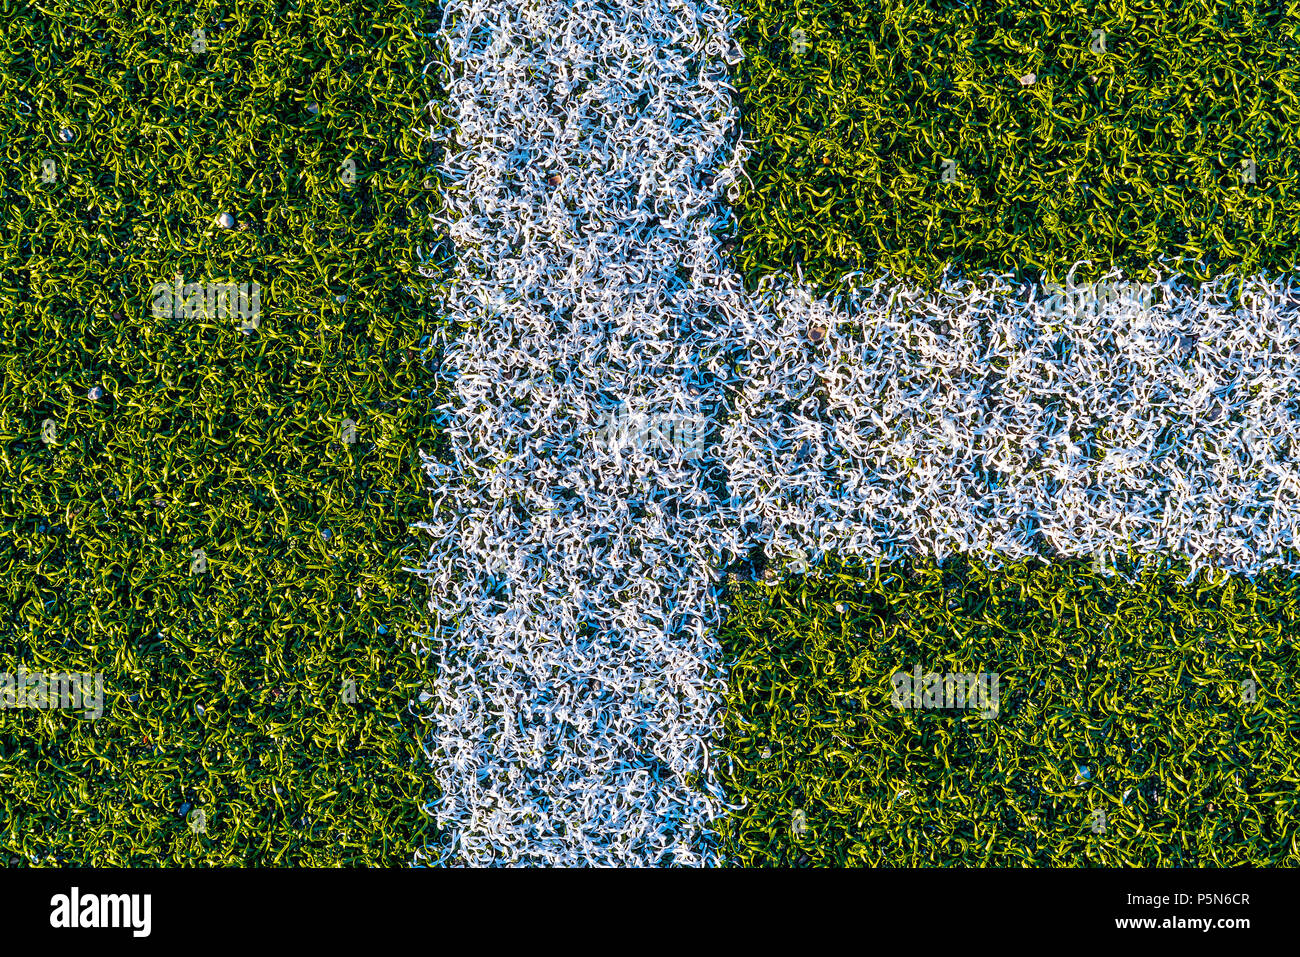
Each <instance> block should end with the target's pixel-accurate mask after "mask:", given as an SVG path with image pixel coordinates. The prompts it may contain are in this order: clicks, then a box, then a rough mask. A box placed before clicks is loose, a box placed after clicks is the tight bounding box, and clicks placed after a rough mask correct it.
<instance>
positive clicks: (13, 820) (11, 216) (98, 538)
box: [0, 0, 444, 865]
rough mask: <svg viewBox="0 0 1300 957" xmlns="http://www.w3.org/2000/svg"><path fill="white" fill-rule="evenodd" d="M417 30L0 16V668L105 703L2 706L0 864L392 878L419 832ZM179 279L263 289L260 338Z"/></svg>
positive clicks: (421, 56) (168, 16)
mask: <svg viewBox="0 0 1300 957" xmlns="http://www.w3.org/2000/svg"><path fill="white" fill-rule="evenodd" d="M432 20H433V13H432V12H431V9H430V7H429V5H428V4H425V3H422V2H420V0H384V2H348V0H330V2H317V0H307V2H278V3H277V2H269V0H252V2H244V0H239V2H236V3H233V4H213V3H208V2H200V3H198V4H197V5H188V6H185V7H182V6H178V5H177V4H174V3H166V2H155V0H135V2H131V0H93V2H89V3H74V2H70V0H69V2H65V0H54V2H52V3H48V4H45V5H42V6H41V7H40V8H39V9H38V8H35V7H29V6H27V5H24V4H14V3H13V2H9V3H6V4H5V6H4V13H3V15H0V50H3V52H2V53H0V64H2V66H0V103H2V104H3V109H0V117H2V119H0V127H3V133H2V134H0V141H2V142H3V143H4V154H5V155H4V162H3V164H2V165H0V317H2V318H3V323H0V326H2V330H0V604H2V605H3V607H2V608H0V671H8V672H10V673H13V672H15V671H16V670H17V669H18V668H19V667H24V668H26V669H27V670H28V671H47V672H66V671H72V672H91V673H93V672H102V673H103V676H104V677H103V681H104V694H105V712H104V714H103V716H102V717H101V718H100V719H99V720H96V721H87V720H85V719H84V718H83V717H81V716H78V715H77V714H73V713H69V712H67V711H41V712H38V711H33V710H30V709H29V710H5V711H0V795H2V796H3V798H2V799H0V864H28V863H31V864H46V863H64V864H97V865H122V864H131V865H167V864H173V865H174V864H181V865H190V864H204V865H215V864H223V865H290V864H304V865H404V864H406V863H407V862H409V860H410V855H411V852H412V849H413V848H415V847H418V846H421V845H424V844H427V843H429V842H430V841H431V840H432V839H433V838H432V835H431V834H430V833H429V830H428V827H429V825H428V819H427V818H426V817H425V816H424V815H422V814H421V811H420V805H421V803H422V801H425V800H428V799H429V798H431V797H433V795H432V794H429V793H427V791H428V784H427V782H428V776H427V774H425V773H423V771H422V767H421V765H422V764H423V763H424V759H423V757H422V752H421V747H420V738H421V730H422V728H421V725H420V723H419V722H418V721H417V720H416V719H415V718H414V717H413V716H412V715H411V714H410V713H408V711H407V708H406V705H407V702H408V701H409V700H410V699H411V698H412V697H413V696H414V695H416V694H418V692H419V689H420V687H421V686H422V684H423V682H424V680H425V676H424V673H423V665H422V662H421V660H420V659H419V658H418V656H417V655H416V654H415V653H414V652H413V651H412V650H411V646H412V641H413V637H414V636H415V634H416V633H417V632H418V631H419V630H420V629H421V628H423V627H425V620H424V619H425V616H424V612H423V609H422V607H421V606H422V604H423V602H422V592H423V587H424V586H423V585H422V584H421V583H420V582H419V580H418V579H417V578H415V577H414V576H412V575H410V574H409V573H406V572H403V571H402V567H403V565H408V566H409V565H413V564H416V559H417V558H418V556H419V554H420V551H421V543H420V541H419V539H418V538H417V537H416V536H415V535H413V534H411V533H410V531H409V525H410V524H411V523H412V522H414V521H418V520H419V519H420V518H421V517H423V509H424V507H425V505H426V501H425V496H424V495H423V493H422V479H421V472H420V468H419V466H420V462H419V456H418V451H417V450H418V449H419V448H424V449H426V450H431V449H433V448H434V445H435V438H436V413H435V405H436V404H437V402H438V401H439V400H438V399H437V397H436V396H435V392H436V391H437V388H438V382H437V379H436V375H435V368H434V367H435V363H436V356H434V354H433V353H432V351H431V349H430V342H429V339H428V336H429V335H430V333H432V332H433V331H434V329H435V327H436V325H437V324H438V322H439V319H438V317H437V316H435V315H431V314H430V312H429V310H428V307H427V305H425V303H427V301H428V299H429V291H430V288H431V285H432V284H433V283H434V282H435V281H436V280H432V279H429V278H426V277H423V276H421V275H419V274H418V272H417V268H418V267H419V265H420V257H421V256H422V255H428V256H429V261H430V262H431V263H432V262H434V261H436V260H438V259H439V257H440V255H444V254H441V253H438V251H437V248H436V247H437V246H438V243H439V240H440V238H441V237H439V236H438V235H435V234H434V232H433V230H432V229H431V227H430V225H429V221H428V213H429V211H430V210H432V209H434V204H435V203H436V197H437V190H438V187H439V183H438V182H437V178H436V174H434V173H431V172H430V169H431V167H432V166H433V164H434V163H435V162H436V153H435V146H434V145H433V144H429V143H427V142H425V141H423V140H422V134H423V131H424V129H427V127H428V126H429V117H428V115H427V113H426V114H424V115H423V116H422V113H423V111H424V107H425V104H427V103H428V102H429V101H430V100H432V99H434V98H435V97H436V96H438V95H439V91H438V89H437V87H436V85H435V78H436V77H437V76H438V74H439V71H438V70H437V69H430V70H427V71H426V70H425V67H426V65H427V64H428V63H429V62H430V61H431V60H434V59H436V58H437V57H438V56H439V55H440V53H439V51H438V50H437V49H436V48H435V45H434V42H433V40H431V39H429V38H428V34H429V33H430V31H431V30H432V28H431V26H430V23H431V22H432ZM219 23H222V24H224V29H220V28H219V27H218V24H219ZM200 29H202V30H203V34H202V35H200V34H198V33H197V32H196V31H198V30H200ZM312 103H315V104H317V105H318V112H316V113H314V114H313V113H312V112H310V111H309V110H308V109H307V107H308V105H309V104H312ZM65 128H66V129H69V130H71V131H72V133H73V139H72V141H71V142H68V143H65V142H63V141H62V140H61V139H60V136H59V134H60V131H61V130H63V129H65ZM349 159H350V160H351V163H352V166H351V167H350V168H349V167H348V165H347V164H348V161H349ZM350 169H355V173H351V172H350V171H349V170H350ZM48 171H52V173H53V175H52V177H51V175H50V172H48ZM349 180H350V182H349ZM220 212H229V213H230V214H231V215H232V216H233V217H234V218H235V220H236V223H237V225H236V226H235V227H234V228H232V229H229V230H223V229H221V228H218V227H217V226H215V225H214V218H215V217H216V216H217V214H218V213H220ZM178 272H179V273H181V274H183V276H184V277H185V282H187V283H190V282H203V281H217V282H224V281H229V282H232V283H241V282H256V283H258V284H259V285H260V286H261V298H260V301H261V314H260V317H259V325H258V327H257V328H256V329H255V330H250V331H248V332H243V331H241V329H240V326H241V323H240V321H239V320H236V319H218V318H204V317H200V316H196V317H192V318H168V317H165V316H164V317H157V316H155V315H154V314H153V311H152V309H151V305H152V296H151V289H152V286H153V284H155V283H157V282H168V281H171V280H172V279H173V278H174V276H175V274H176V273H178ZM341 296H346V301H344V302H339V301H338V299H337V298H336V297H341ZM94 386H100V387H101V388H102V389H103V395H102V397H100V398H98V399H92V398H90V397H89V391H88V390H90V389H91V388H92V387H94ZM347 418H351V419H353V420H354V422H355V423H356V424H355V442H354V443H348V442H345V441H344V436H345V431H344V426H343V420H345V419H347ZM46 420H52V422H53V423H54V426H53V428H54V433H53V438H54V441H52V442H47V441H45V435H44V434H43V423H44V422H45V421H46ZM197 550H202V551H203V553H204V557H205V559H206V570H198V569H200V567H201V564H202V563H199V562H196V559H195V557H194V556H195V552H196V551H197ZM349 681H352V682H355V685H354V686H353V685H349V684H348V682H349ZM353 687H355V696H353V695H352V694H351V693H350V689H351V688H353ZM353 697H354V698H355V700H352V699H353ZM198 810H202V811H203V814H204V817H205V821H204V824H205V827H206V831H205V832H204V831H200V830H198V829H197V828H196V827H195V826H193V825H195V823H196V817H195V812H196V811H198Z"/></svg>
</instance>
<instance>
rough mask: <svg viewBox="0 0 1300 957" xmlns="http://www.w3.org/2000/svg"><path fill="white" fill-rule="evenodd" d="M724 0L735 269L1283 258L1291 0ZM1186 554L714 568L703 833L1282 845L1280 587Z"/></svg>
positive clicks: (1287, 603)
mask: <svg viewBox="0 0 1300 957" xmlns="http://www.w3.org/2000/svg"><path fill="white" fill-rule="evenodd" d="M729 5H730V6H731V7H732V8H733V9H734V10H735V11H736V12H738V13H740V14H742V15H743V16H744V17H745V18H746V21H745V23H744V25H743V26H742V27H741V29H740V31H739V40H740V43H741V46H742V49H743V51H744V53H745V59H744V61H743V62H742V63H741V64H739V65H738V66H737V67H736V68H735V70H734V82H735V84H736V87H737V89H738V92H739V95H740V108H741V112H742V118H743V127H744V136H745V138H746V140H747V142H748V143H749V145H750V147H751V149H752V155H751V157H750V159H749V161H748V164H747V166H746V173H747V179H745V180H744V181H742V183H741V186H740V193H739V198H738V202H737V204H736V213H737V217H738V220H739V225H740V234H739V237H738V238H739V244H738V248H737V250H736V253H735V261H736V265H737V268H738V269H740V270H741V271H742V272H743V273H744V275H745V277H746V280H747V282H749V284H750V285H751V286H752V285H754V284H755V283H756V282H757V281H758V280H759V279H760V278H761V277H763V276H766V275H771V274H775V273H779V272H784V271H792V270H794V269H796V268H798V269H800V270H801V271H802V274H803V275H804V277H805V278H806V279H808V280H809V281H810V282H811V283H812V284H813V285H814V286H816V287H818V288H820V289H823V290H829V289H832V288H835V287H836V286H837V284H839V283H840V282H841V280H842V279H843V277H844V276H845V274H846V273H848V272H851V271H855V270H861V271H863V272H865V273H867V274H868V275H871V274H880V273H883V272H891V273H893V274H894V275H896V276H900V277H905V278H908V279H912V280H920V281H922V282H927V283H929V282H933V281H934V280H935V279H936V278H937V277H938V276H939V275H940V274H941V273H942V272H943V270H944V269H945V268H947V267H950V266H951V267H955V268H956V269H957V270H958V271H961V272H964V273H966V274H967V275H970V274H974V273H978V272H983V271H985V270H993V271H997V272H1002V273H1011V274H1013V275H1015V276H1018V277H1020V278H1028V279H1049V280H1057V281H1059V280H1060V279H1061V278H1062V277H1063V275H1064V273H1065V272H1066V271H1067V270H1068V269H1069V268H1070V267H1071V266H1072V265H1073V264H1075V263H1076V262H1078V261H1080V260H1090V261H1091V264H1090V265H1085V266H1083V267H1081V268H1080V269H1079V270H1078V272H1077V273H1076V278H1077V279H1089V278H1096V277H1098V276H1100V275H1101V274H1103V273H1105V272H1106V271H1107V270H1108V269H1109V268H1110V267H1112V266H1119V267H1121V268H1122V269H1124V270H1125V271H1126V272H1127V274H1128V275H1130V276H1135V277H1136V276H1140V275H1141V274H1142V273H1143V271H1144V270H1145V269H1146V268H1147V267H1148V266H1151V265H1153V264H1156V263H1160V264H1161V265H1162V266H1163V267H1164V268H1165V269H1166V271H1169V270H1172V269H1175V268H1176V269H1180V270H1182V271H1184V272H1185V273H1187V274H1189V275H1191V276H1192V277H1194V278H1199V279H1204V278H1207V277H1209V276H1211V275H1215V274H1221V273H1225V272H1228V273H1231V272H1235V273H1238V274H1244V273H1249V272H1254V271H1258V270H1273V271H1277V270H1284V269H1290V268H1292V265H1293V263H1292V257H1293V255H1294V254H1293V252H1292V250H1293V249H1294V248H1295V246H1296V244H1297V238H1298V233H1300V218H1298V217H1297V216H1296V213H1297V212H1298V211H1300V164H1298V163H1297V159H1296V157H1297V156H1298V155H1300V152H1298V151H1297V149H1296V145H1297V137H1298V136H1300V133H1298V132H1297V130H1300V122H1298V121H1300V99H1297V96H1296V93H1295V89H1296V87H1297V82H1296V81H1297V79H1300V55H1297V54H1298V53H1300V49H1298V48H1300V43H1297V38H1300V18H1297V17H1296V5H1295V4H1289V5H1266V4H1242V3H1217V4H1216V3H1207V2H1191V3H1180V4H1176V5H1165V4H1162V3H1158V2H1156V0H1137V2H1129V3H1124V4H1119V3H1096V4H1085V3H1078V2H1076V3H1063V2H1055V0H1054V2H1038V0H1028V2H1010V0H1007V2H988V0H970V2H968V3H966V2H929V3H926V2H920V0H902V2H899V0H884V2H882V3H876V2H865V0H863V2H859V0H731V2H730V4H729ZM1094 30H1104V31H1105V34H1106V38H1105V41H1104V50H1103V51H1102V52H1096V51H1094V49H1093V46H1094V33H1093V31H1094ZM796 43H798V44H799V47H798V48H796ZM1030 73H1033V74H1034V81H1033V83H1032V84H1030V85H1025V84H1022V83H1021V82H1020V80H1019V78H1020V77H1024V76H1027V75H1028V74H1030ZM947 159H950V160H953V161H954V162H955V164H956V175H955V177H954V178H953V180H952V181H951V182H945V181H944V176H943V171H944V168H945V163H944V160H947ZM1246 159H1252V160H1253V161H1254V174H1255V177H1254V178H1255V181H1254V182H1253V183H1252V182H1246V181H1245V177H1243V175H1242V174H1243V172H1244V170H1243V167H1242V162H1243V160H1246ZM1185 575H1186V570H1185V569H1183V570H1182V571H1179V570H1177V569H1165V570H1158V569H1156V568H1151V569H1148V570H1147V571H1145V572H1144V573H1143V575H1142V577H1141V578H1140V580H1139V581H1138V583H1136V584H1127V583H1125V582H1124V580H1122V579H1116V578H1111V577H1109V576H1107V575H1105V574H1103V573H1101V572H1100V571H1096V570H1093V569H1092V568H1090V567H1089V566H1087V565H1080V564H1078V563H1073V562H1056V563H1051V564H1038V563H1021V564H1018V565H1012V566H1009V567H1005V568H1003V569H1002V570H1000V571H994V570H991V569H990V568H988V567H987V566H985V565H983V564H981V563H980V562H979V561H977V560H962V561H961V562H959V563H958V564H956V565H950V566H949V567H946V568H938V567H936V566H933V565H930V566H926V567H923V568H919V569H917V570H916V571H915V573H913V572H911V571H909V570H908V569H906V568H905V567H904V566H893V567H890V566H885V567H883V568H880V569H879V570H876V569H874V568H873V569H870V570H864V569H863V568H861V567H859V566H855V565H853V564H851V563H850V564H841V563H838V562H835V561H832V562H830V563H829V564H828V566H827V567H826V568H825V569H824V570H823V572H822V573H821V574H818V575H815V576H809V577H792V578H789V579H787V580H786V581H785V582H784V583H783V584H782V585H780V586H779V587H772V586H769V585H766V584H763V583H762V582H736V583H734V584H733V586H732V588H731V589H730V601H731V608H730V612H729V618H728V621H727V623H726V625H725V627H724V631H723V642H724V647H725V651H726V654H725V657H726V659H727V661H728V667H729V669H730V675H731V678H730V682H729V687H728V701H727V710H726V718H725V725H726V736H725V738H724V739H723V740H722V741H721V742H719V744H718V755H717V767H719V768H721V769H722V778H723V783H724V785H725V786H726V788H727V790H728V792H729V795H730V798H731V800H732V801H733V802H734V803H735V804H737V805H739V806H740V810H737V811H735V812H733V813H732V814H731V815H730V816H729V817H728V818H726V819H724V820H723V821H721V822H720V823H719V827H718V837H719V840H720V843H721V847H722V849H723V852H724V855H725V858H726V859H727V860H729V861H731V862H732V863H737V864H743V865H760V866H761V865H796V866H797V865H801V864H812V865H851V864H861V865H877V866H911V865H953V864H976V865H982V864H994V865H1061V866H1064V865H1089V864H1096V865H1111V866H1125V865H1148V866H1205V865H1236V864H1247V863H1250V864H1273V865H1280V864H1285V865H1290V866H1294V865H1296V864H1298V863H1300V843H1298V842H1297V824H1296V819H1297V815H1296V799H1295V796H1294V795H1295V789H1296V785H1297V783H1300V777H1298V774H1300V771H1298V769H1297V764H1296V761H1297V755H1300V711H1298V708H1297V706H1298V705H1300V698H1297V694H1296V691H1295V690H1294V685H1295V680H1296V677H1297V672H1298V671H1300V668H1298V667H1297V665H1298V663H1300V662H1298V661H1297V654H1296V643H1297V636H1300V627H1298V626H1297V615H1298V614H1300V603H1298V602H1297V598H1298V597H1300V594H1298V592H1297V584H1296V583H1295V582H1292V581H1290V580H1288V579H1287V578H1286V576H1285V575H1278V574H1270V575H1267V576H1264V577H1262V578H1261V579H1260V580H1258V581H1257V582H1251V581H1248V580H1245V579H1242V578H1240V577H1237V578H1230V579H1226V580H1225V579H1221V580H1220V581H1219V582H1218V583H1214V584H1211V583H1209V582H1207V581H1206V580H1205V579H1204V578H1202V579H1198V580H1197V582H1196V583H1194V584H1193V585H1192V586H1189V587H1184V586H1183V585H1182V584H1181V582H1182V579H1183V578H1184V577H1185ZM841 606H842V608H843V610H840V607H841ZM918 664H919V665H921V666H922V668H923V670H924V671H926V672H937V673H948V672H953V673H972V672H979V671H989V672H998V673H1000V674H1001V675H1002V679H1001V682H1000V687H1001V689H1002V691H1001V699H1002V700H1001V704H1002V708H1001V711H1000V713H999V716H998V717H997V718H995V719H990V720H985V719H983V718H982V717H980V716H979V715H978V714H972V713H970V712H969V711H961V710H957V711H952V710H936V711H929V710H921V711H900V710H898V709H895V708H894V707H893V705H892V703H891V700H890V692H891V685H890V676H891V675H893V674H894V673H895V672H897V671H906V672H911V670H912V669H913V668H914V667H915V666H916V665H918ZM1245 680H1250V681H1254V682H1255V684H1256V686H1257V694H1258V697H1257V701H1256V702H1255V703H1253V704H1249V705H1248V704H1245V703H1243V701H1242V686H1241V682H1242V681H1245ZM765 754H768V756H764V755H765ZM1085 768H1086V769H1087V775H1088V776H1087V777H1083V776H1082V774H1083V770H1082V769H1085ZM1126 792H1127V797H1125V793H1126ZM1099 811H1100V812H1104V814H1105V815H1106V819H1105V826H1104V828H1102V829H1101V830H1100V831H1097V830H1096V825H1097V823H1098V821H1099V819H1098V818H1097V817H1096V816H1095V814H1096V812H1099ZM796 812H802V814H803V815H804V816H806V823H805V822H804V820H802V819H796V817H795V814H796Z"/></svg>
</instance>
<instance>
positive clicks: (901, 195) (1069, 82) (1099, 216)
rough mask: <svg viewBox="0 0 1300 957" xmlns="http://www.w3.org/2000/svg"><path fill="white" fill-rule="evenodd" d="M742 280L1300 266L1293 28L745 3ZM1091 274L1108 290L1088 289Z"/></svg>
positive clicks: (1168, 16) (1085, 8)
mask: <svg viewBox="0 0 1300 957" xmlns="http://www.w3.org/2000/svg"><path fill="white" fill-rule="evenodd" d="M728 5H729V7H731V8H732V9H733V10H735V11H736V12H737V13H739V14H741V15H743V16H744V17H745V18H746V20H745V23H744V24H743V25H742V26H741V27H740V28H739V30H738V31H737V39H738V40H739V41H740V44H741V47H742V49H743V51H744V54H745V57H744V60H743V62H742V63H741V64H740V65H738V66H737V67H736V68H735V70H734V74H735V78H734V82H735V85H736V87H737V89H738V91H739V93H740V95H741V99H742V108H741V109H742V122H743V126H744V136H745V137H746V138H747V140H749V141H751V143H752V148H753V150H754V155H753V157H752V158H751V160H750V162H749V164H748V166H747V173H748V176H749V180H750V181H752V185H751V183H750V182H745V183H742V185H741V190H740V195H739V200H738V202H737V204H736V213H737V216H738V218H739V221H740V226H741V232H742V239H741V242H740V245H739V248H738V250H737V253H736V263H737V268H739V269H740V270H741V271H742V272H743V273H744V274H745V275H746V277H747V278H748V279H750V280H753V279H756V278H757V277H758V276H760V275H763V274H766V273H769V272H772V271H774V270H791V271H793V270H794V269H795V268H796V267H798V268H801V269H802V271H803V274H804V276H805V277H807V278H808V279H809V280H810V281H812V282H814V283H816V284H818V285H821V286H827V287H829V286H832V285H834V284H835V282H837V281H838V279H839V278H840V276H841V275H842V274H844V273H845V272H848V271H850V270H857V269H865V270H868V271H885V270H888V271H891V272H893V273H894V274H895V275H899V276H907V277H909V278H911V277H917V278H924V277H933V276H934V275H935V274H936V273H938V272H940V271H941V270H942V268H943V266H945V265H947V264H949V263H952V264H953V265H955V266H956V267H957V268H959V269H962V270H964V271H966V272H969V273H975V272H981V271H984V270H986V269H987V270H993V271H997V272H1013V273H1016V274H1020V275H1028V276H1031V277H1035V276H1040V275H1047V276H1058V275H1059V273H1060V272H1061V271H1063V270H1064V269H1066V268H1068V267H1069V265H1070V264H1072V263H1074V262H1076V261H1077V260H1091V261H1092V265H1091V267H1084V268H1082V269H1081V270H1080V272H1079V273H1078V277H1079V278H1081V279H1088V278H1095V275H1099V274H1101V273H1104V272H1105V271H1106V270H1107V269H1108V268H1110V266H1112V265H1114V266H1118V267H1120V268H1121V269H1124V270H1125V271H1126V272H1128V273H1129V274H1130V275H1131V276H1132V277H1133V278H1138V276H1139V275H1140V274H1141V273H1142V272H1143V271H1144V270H1146V269H1147V267H1148V266H1149V265H1150V264H1151V263H1153V262H1156V261H1158V260H1160V259H1162V258H1165V259H1167V260H1168V262H1170V263H1175V262H1176V263H1178V264H1179V265H1180V268H1182V269H1184V270H1185V271H1186V272H1188V274H1189V275H1193V276H1195V277H1197V278H1201V279H1203V278H1206V277H1207V276H1209V275H1212V274H1217V273H1223V272H1227V271H1229V270H1238V269H1239V270H1241V271H1243V272H1256V271H1260V270H1265V269H1271V270H1274V271H1277V270H1279V269H1283V268H1289V267H1290V266H1291V264H1292V262H1293V260H1294V252H1293V250H1294V248H1295V246H1296V242H1297V237H1298V236H1300V218H1298V217H1297V216H1296V212H1297V208H1300V162H1298V161H1297V156H1300V151H1298V150H1297V143H1298V140H1297V137H1300V133H1298V132H1297V130H1300V122H1298V121H1300V99H1297V96H1296V92H1295V90H1296V86H1297V79H1300V56H1297V53H1298V52H1300V20H1298V19H1297V18H1296V16H1295V14H1294V11H1293V10H1292V8H1291V7H1290V6H1289V5H1287V4H1272V3H1249V2H1247V3H1240V2H1215V0H1193V2H1190V3H1180V4H1166V3H1162V2H1160V0H1136V2H1126V3H1113V2H1100V3H1084V2H1082V0H1074V2H1064V0H1026V2H1019V0H971V2H969V3H967V2H959V0H937V2H936V0H883V2H876V0H728ZM1090 272H1091V273H1092V274H1094V275H1090Z"/></svg>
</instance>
